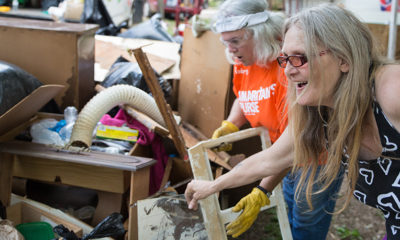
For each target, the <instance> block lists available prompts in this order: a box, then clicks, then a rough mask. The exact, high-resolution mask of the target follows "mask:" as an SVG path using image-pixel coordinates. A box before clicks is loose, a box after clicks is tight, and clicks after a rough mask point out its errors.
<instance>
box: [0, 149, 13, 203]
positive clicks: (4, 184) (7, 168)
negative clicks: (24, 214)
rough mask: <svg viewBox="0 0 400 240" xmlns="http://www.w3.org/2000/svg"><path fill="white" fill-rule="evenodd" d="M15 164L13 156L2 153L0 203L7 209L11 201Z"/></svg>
mask: <svg viewBox="0 0 400 240" xmlns="http://www.w3.org/2000/svg"><path fill="white" fill-rule="evenodd" d="M13 162H14V160H13V157H12V155H11V154H9V153H0V183H1V186H0V201H1V203H2V204H3V205H4V206H6V207H7V206H9V205H10V200H11V188H12V172H13V171H12V170H13V169H12V168H13Z"/></svg>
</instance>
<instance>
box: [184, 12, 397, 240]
mask: <svg viewBox="0 0 400 240" xmlns="http://www.w3.org/2000/svg"><path fill="white" fill-rule="evenodd" d="M278 62H279V64H280V66H281V67H283V68H285V75H286V77H287V80H288V104H289V125H288V127H287V129H286V130H285V131H284V133H283V134H282V135H281V136H280V138H279V139H278V140H277V141H276V142H275V143H274V144H273V145H272V146H271V147H270V148H268V149H267V150H264V151H262V152H260V153H257V154H255V155H252V156H250V157H249V158H247V159H246V160H244V161H243V162H241V164H240V165H239V166H237V167H235V168H234V169H233V170H232V171H230V172H228V173H226V174H224V175H222V176H221V177H219V178H218V179H216V180H214V181H197V180H194V181H192V182H191V183H189V184H188V186H187V189H186V192H185V196H186V200H187V202H188V204H189V208H197V201H198V200H199V199H203V198H205V197H207V196H209V195H210V194H212V193H216V192H218V191H221V190H222V189H226V188H232V187H237V186H241V185H244V184H248V183H251V182H253V181H256V180H259V179H261V178H264V177H266V176H270V175H274V174H278V173H279V172H281V171H282V169H285V168H287V167H288V166H292V167H293V169H294V170H298V169H301V170H302V171H301V172H302V174H301V177H300V185H299V186H298V188H297V190H296V193H298V192H299V191H301V190H302V189H305V191H306V193H307V194H306V196H307V200H308V201H309V203H310V204H311V201H310V199H311V197H312V195H311V192H312V187H313V186H312V184H313V181H309V180H310V179H315V180H316V181H319V182H320V183H322V184H323V186H324V188H323V189H326V188H328V187H329V186H331V185H332V184H333V182H334V181H335V179H336V176H337V174H338V172H340V169H341V168H345V169H346V174H347V178H348V182H346V185H347V186H348V190H349V191H348V193H347V194H346V195H345V197H346V203H345V205H343V206H342V208H341V210H343V209H344V208H345V207H346V206H347V205H348V202H349V200H350V198H351V196H352V195H353V196H355V198H356V199H358V200H359V201H361V202H362V203H364V204H367V205H370V206H372V207H375V208H378V209H380V210H381V211H382V213H383V215H384V217H385V220H386V233H387V239H389V240H392V239H400V220H399V219H400V217H399V216H400V200H399V199H400V161H399V160H400V149H399V147H400V101H398V96H399V93H400V81H399V77H400V65H397V64H390V63H388V62H387V61H385V60H381V59H380V58H378V55H377V52H376V49H375V46H374V43H373V38H372V35H371V33H370V31H369V30H368V28H367V27H366V26H365V25H364V24H362V23H361V22H360V21H359V20H358V19H357V18H356V17H355V16H354V15H353V14H352V13H351V12H349V11H347V10H345V9H342V8H340V7H337V6H335V5H320V6H318V7H314V8H310V9H305V10H303V11H301V12H300V13H298V14H296V15H295V16H293V17H291V18H289V19H288V20H287V21H286V23H285V25H284V43H283V47H282V55H281V56H280V57H279V58H278ZM321 156H322V157H321ZM321 159H325V164H324V165H323V166H322V168H321V169H320V171H319V175H318V176H317V177H316V173H317V170H318V167H319V166H320V165H319V163H320V161H321ZM306 180H307V181H306ZM323 189H322V190H323ZM366 224H368V223H366Z"/></svg>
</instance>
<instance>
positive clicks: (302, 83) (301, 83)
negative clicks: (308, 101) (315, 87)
mask: <svg viewBox="0 0 400 240" xmlns="http://www.w3.org/2000/svg"><path fill="white" fill-rule="evenodd" d="M306 85H307V82H298V83H296V88H297V89H302V88H304V87H305V86H306Z"/></svg>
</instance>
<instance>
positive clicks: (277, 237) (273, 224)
mask: <svg viewBox="0 0 400 240" xmlns="http://www.w3.org/2000/svg"><path fill="white" fill-rule="evenodd" d="M266 212H267V213H268V215H269V216H270V221H269V222H268V223H267V225H265V227H264V232H265V233H268V240H281V239H282V235H281V230H280V228H279V221H278V215H277V213H276V208H270V209H268V210H266Z"/></svg>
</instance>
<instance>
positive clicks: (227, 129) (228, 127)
mask: <svg viewBox="0 0 400 240" xmlns="http://www.w3.org/2000/svg"><path fill="white" fill-rule="evenodd" d="M237 131H239V128H238V127H237V126H236V125H235V124H233V123H231V122H229V121H227V120H224V121H222V124H221V127H219V128H217V129H216V130H215V131H214V133H213V135H212V137H211V138H212V139H217V138H219V137H222V136H225V135H227V134H230V133H234V132H237ZM231 149H232V144H230V143H226V144H223V145H221V146H219V147H218V148H217V150H218V151H230V150H231Z"/></svg>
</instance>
